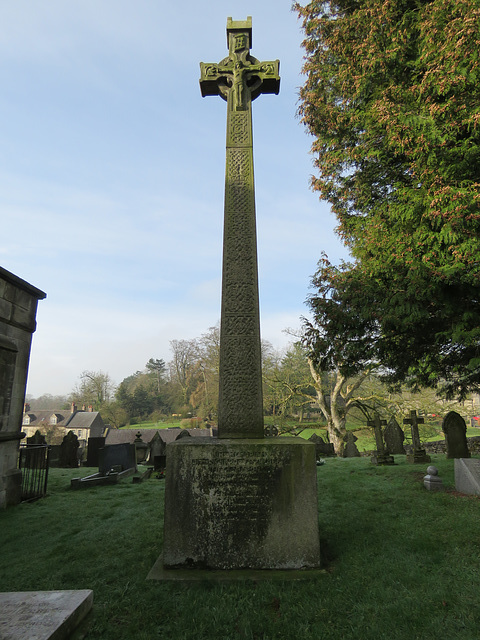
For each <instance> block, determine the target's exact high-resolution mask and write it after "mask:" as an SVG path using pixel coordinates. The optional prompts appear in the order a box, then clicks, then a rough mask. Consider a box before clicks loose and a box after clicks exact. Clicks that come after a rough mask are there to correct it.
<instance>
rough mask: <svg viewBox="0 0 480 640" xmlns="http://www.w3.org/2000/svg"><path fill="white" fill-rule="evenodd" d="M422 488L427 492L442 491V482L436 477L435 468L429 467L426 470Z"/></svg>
mask: <svg viewBox="0 0 480 640" xmlns="http://www.w3.org/2000/svg"><path fill="white" fill-rule="evenodd" d="M423 486H424V487H425V489H427V490H428V491H443V488H444V487H443V482H442V479H441V478H440V477H439V476H438V469H437V467H434V466H433V465H431V466H429V467H428V468H427V475H426V476H425V477H424V478H423Z"/></svg>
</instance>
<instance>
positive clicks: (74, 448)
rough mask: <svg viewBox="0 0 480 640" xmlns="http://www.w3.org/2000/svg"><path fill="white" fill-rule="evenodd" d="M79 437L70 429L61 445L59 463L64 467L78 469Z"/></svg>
mask: <svg viewBox="0 0 480 640" xmlns="http://www.w3.org/2000/svg"><path fill="white" fill-rule="evenodd" d="M79 446H80V445H79V443H78V438H77V436H76V435H75V434H74V433H73V431H69V432H68V433H67V435H66V436H65V437H64V438H63V441H62V444H61V445H60V456H59V462H58V465H59V466H60V467H62V468H64V469H76V468H77V467H78V447H79Z"/></svg>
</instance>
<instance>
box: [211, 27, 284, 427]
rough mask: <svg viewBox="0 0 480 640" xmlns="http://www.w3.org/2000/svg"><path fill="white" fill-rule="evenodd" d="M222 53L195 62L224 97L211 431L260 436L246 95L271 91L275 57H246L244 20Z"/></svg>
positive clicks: (275, 81) (248, 41)
mask: <svg viewBox="0 0 480 640" xmlns="http://www.w3.org/2000/svg"><path fill="white" fill-rule="evenodd" d="M227 46H228V57H227V58H224V59H223V60H222V61H221V62H219V63H218V64H207V63H203V62H201V63H200V70H201V78H200V88H201V92H202V96H212V95H214V96H218V95H219V96H221V97H222V98H223V99H224V100H226V101H227V143H226V147H227V151H226V171H225V212H224V215H225V218H224V237H223V278H222V313H221V323H220V389H219V398H218V436H219V437H220V438H263V401H262V364H261V350H260V318H259V304H258V276H257V240H256V223H255V185H254V178H253V137H252V100H254V99H255V98H257V97H258V96H259V95H260V94H262V93H274V94H278V92H279V89H280V77H279V65H280V63H279V61H278V60H275V61H273V62H259V61H258V60H257V59H256V58H254V57H253V56H251V55H250V48H251V46H252V19H251V17H249V18H247V20H246V21H241V22H240V21H236V22H234V21H233V20H232V19H231V18H228V21H227Z"/></svg>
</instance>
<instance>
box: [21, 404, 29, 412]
mask: <svg viewBox="0 0 480 640" xmlns="http://www.w3.org/2000/svg"><path fill="white" fill-rule="evenodd" d="M29 411H30V405H29V404H28V402H25V404H24V405H23V413H28V412H29Z"/></svg>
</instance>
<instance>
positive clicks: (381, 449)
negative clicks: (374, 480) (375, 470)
mask: <svg viewBox="0 0 480 640" xmlns="http://www.w3.org/2000/svg"><path fill="white" fill-rule="evenodd" d="M386 424H387V421H386V420H381V419H380V416H379V415H378V413H376V414H375V418H374V419H373V420H369V421H368V422H367V425H368V426H369V427H373V428H374V432H375V442H376V445H377V450H376V451H375V454H374V455H373V456H372V463H373V464H378V465H385V464H395V459H394V457H393V456H391V455H390V453H389V452H388V451H387V449H386V448H385V444H384V442H383V434H382V426H383V425H386Z"/></svg>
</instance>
